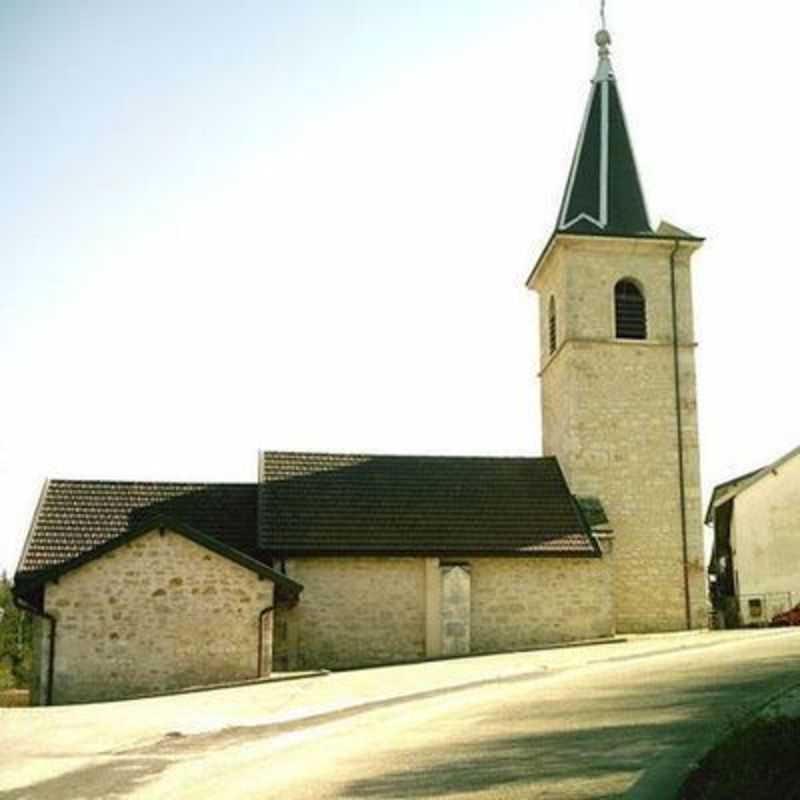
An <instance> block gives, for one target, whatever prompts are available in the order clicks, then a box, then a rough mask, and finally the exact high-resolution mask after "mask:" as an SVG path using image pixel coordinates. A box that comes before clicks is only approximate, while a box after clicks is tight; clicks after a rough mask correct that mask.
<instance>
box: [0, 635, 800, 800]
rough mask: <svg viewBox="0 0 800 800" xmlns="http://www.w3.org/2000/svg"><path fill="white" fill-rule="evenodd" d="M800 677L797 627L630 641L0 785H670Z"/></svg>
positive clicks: (449, 791) (311, 793) (431, 793)
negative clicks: (623, 650) (377, 703)
mask: <svg viewBox="0 0 800 800" xmlns="http://www.w3.org/2000/svg"><path fill="white" fill-rule="evenodd" d="M798 684H800V635H798V633H797V632H787V633H786V634H785V635H776V636H770V637H760V638H754V639H745V640H738V641H733V642H730V643H727V644H724V645H721V646H715V647H710V648H708V649H705V650H691V651H682V652H675V653H668V654H659V655H649V656H647V657H634V658H628V657H626V656H625V655H622V656H620V657H619V658H618V659H616V660H614V661H611V662H608V663H604V664H595V665H590V666H585V667H581V668H579V669H574V670H569V671H567V672H563V673H560V674H554V675H545V676H544V677H541V678H536V679H528V680H524V681H518V682H505V683H499V684H495V685H490V686H485V687H481V688H476V689H470V690H464V691H458V692H453V693H449V694H446V695H443V696H439V697H434V698H429V699H425V700H417V701H412V702H405V703H402V704H394V705H387V706H385V707H381V708H377V709H374V710H372V711H368V712H363V713H360V714H357V715H355V716H349V717H343V718H341V719H337V720H334V721H330V722H326V723H323V724H316V725H310V726H300V727H298V728H297V729H295V730H283V731H278V732H276V731H275V730H270V729H267V728H241V729H231V730H225V731H220V732H217V733H209V734H201V735H197V736H183V737H173V738H166V739H164V740H162V741H160V742H158V743H155V744H151V745H148V746H146V747H142V748H138V749H131V750H127V751H125V752H124V753H117V754H115V755H114V756H109V757H106V758H103V759H100V760H97V759H95V760H93V761H92V763H91V764H87V765H86V766H85V767H83V768H80V769H77V770H73V771H70V772H67V773H65V774H63V775H60V776H58V777H54V778H52V779H50V780H46V781H43V782H40V783H37V784H36V785H33V786H31V787H30V788H28V789H20V790H17V791H12V792H10V793H8V792H0V798H5V797H14V798H19V800H22V798H45V797H46V798H74V799H75V800H79V799H82V798H85V799H86V800H91V799H93V798H104V799H108V800H113V799H114V798H129V797H131V798H170V800H173V798H184V797H186V798H192V800H195V798H197V799H198V800H202V799H203V798H214V800H217V799H218V798H226V799H227V798H259V800H262V799H263V800H266V799H267V798H281V800H306V799H308V800H311V799H312V798H313V800H325V799H326V798H358V799H362V800H366V799H369V800H383V799H384V798H410V799H412V800H413V799H414V798H435V797H444V798H451V799H452V800H455V798H462V797H463V798H466V797H469V798H516V797H519V798H523V797H524V798H564V799H565V800H581V799H582V798H595V799H597V798H610V797H621V796H630V797H638V798H644V797H653V798H667V799H668V798H672V797H674V790H675V787H676V786H678V785H679V784H680V783H681V780H682V777H683V775H684V774H685V772H686V770H687V769H688V767H689V765H690V764H691V762H692V760H693V759H695V758H697V757H698V756H699V755H700V754H701V753H702V752H703V751H704V749H705V748H706V747H707V746H709V745H710V743H711V742H712V741H713V739H714V738H715V737H716V736H718V735H719V733H720V732H721V731H722V730H724V729H725V728H726V726H728V725H730V723H731V722H732V721H733V720H734V719H735V718H737V717H739V716H741V715H742V714H743V713H745V712H748V711H751V710H752V709H754V708H757V707H758V706H760V705H762V704H763V703H765V702H766V701H767V700H768V699H770V698H771V697H774V696H775V695H776V694H778V693H780V692H782V691H785V690H787V689H788V688H790V687H793V686H797V685H798Z"/></svg>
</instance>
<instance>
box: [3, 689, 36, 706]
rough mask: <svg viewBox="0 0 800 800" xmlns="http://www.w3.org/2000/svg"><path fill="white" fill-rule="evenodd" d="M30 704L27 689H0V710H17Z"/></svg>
mask: <svg viewBox="0 0 800 800" xmlns="http://www.w3.org/2000/svg"><path fill="white" fill-rule="evenodd" d="M30 704H31V699H30V692H29V691H28V690H27V689H0V708H19V707H21V706H29V705H30Z"/></svg>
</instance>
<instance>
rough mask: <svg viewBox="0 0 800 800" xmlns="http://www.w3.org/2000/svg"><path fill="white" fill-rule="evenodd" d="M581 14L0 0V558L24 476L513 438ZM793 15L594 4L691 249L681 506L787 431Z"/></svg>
mask: <svg viewBox="0 0 800 800" xmlns="http://www.w3.org/2000/svg"><path fill="white" fill-rule="evenodd" d="M598 5H599V3H596V2H590V0H558V2H554V1H552V2H547V1H545V0H527V1H526V2H525V1H523V0H508V1H507V2H497V1H495V2H489V1H488V0H485V1H484V2H479V1H478V0H461V2H437V3H425V4H423V3H420V4H398V3H389V2H378V1H373V2H369V3H367V2H363V3H354V2H351V3H346V2H332V1H331V2H305V1H304V0H295V1H294V2H292V3H277V2H268V1H265V0H262V2H241V3H224V4H223V3H212V2H198V1H197V0H194V2H190V1H189V0H174V2H163V1H162V2H136V3H133V2H130V3H127V2H126V3H123V2H109V1H108V0H107V1H106V2H72V0H58V1H57V2H56V1H55V0H53V2H36V0H30V1H29V2H6V3H4V4H2V6H0V59H2V78H0V80H1V81H2V84H0V85H1V86H2V89H0V92H2V101H1V102H2V108H3V111H4V113H3V120H4V122H3V125H0V154H1V155H0V157H1V158H2V165H3V181H2V185H1V186H0V364H1V365H2V375H3V385H4V389H5V391H4V392H3V393H2V396H0V412H2V417H0V418H2V420H3V430H2V434H1V435H0V568H6V569H9V570H11V569H13V567H14V565H15V563H16V559H17V557H18V555H19V551H20V548H21V545H22V541H23V539H24V535H25V532H26V529H27V525H28V522H29V519H30V516H31V513H32V510H33V505H34V504H35V500H36V496H37V494H38V491H39V488H40V486H41V482H42V480H43V479H44V477H45V476H48V475H49V476H52V477H91V478H104V477H105V478H141V479H160V480H211V481H213V480H254V479H255V477H256V476H255V464H256V453H257V450H258V448H259V447H263V448H276V449H280V448H287V449H306V448H308V449H315V450H342V451H369V452H375V451H383V452H405V453H407V452H420V453H425V452H427V453H436V452H442V453H444V452H446V453H464V454H474V453H488V454H510V453H527V454H537V453H539V452H540V432H539V408H538V391H539V388H538V382H537V379H536V369H535V360H536V355H535V354H536V352H537V342H536V335H537V334H536V331H537V327H536V308H535V302H534V298H533V297H532V296H531V295H530V294H529V293H527V292H526V291H525V289H524V288H523V282H524V279H525V278H526V276H527V274H528V272H529V270H530V267H531V264H532V261H533V259H534V257H535V256H536V255H537V253H538V248H540V247H541V245H542V244H543V243H544V241H546V238H547V236H548V235H549V233H550V231H551V230H552V226H553V222H554V220H555V215H556V212H557V206H558V202H559V199H560V195H561V191H562V189H563V185H564V181H565V179H566V172H567V167H568V164H569V160H570V157H571V154H572V149H573V146H574V141H575V137H576V135H577V131H578V126H579V123H580V118H581V113H582V110H583V105H584V102H585V99H586V94H587V91H588V86H589V79H590V78H591V75H592V73H593V70H594V64H595V49H594V46H593V43H592V36H593V32H594V30H595V29H596V27H597V8H598ZM798 22H800V12H798V10H797V9H796V8H795V4H793V3H790V2H788V0H787V1H786V2H784V1H783V0H768V1H767V2H765V3H762V4H761V5H759V6H758V7H755V6H753V5H752V4H750V3H745V2H739V1H738V0H726V2H724V3H723V2H722V0H708V2H705V3H697V2H690V1H689V0H674V2H671V3H669V4H661V3H642V2H641V0H610V2H609V23H610V27H611V29H612V34H613V35H614V39H615V41H614V45H613V47H612V58H613V61H614V64H615V67H616V69H617V73H618V76H619V80H620V85H621V91H622V96H623V100H624V102H625V107H626V111H627V114H628V118H629V124H630V127H631V130H632V135H633V141H634V146H635V149H636V153H637V156H638V160H639V164H640V168H641V171H642V176H643V183H644V190H645V195H646V197H647V200H648V206H649V210H650V213H651V217H652V220H651V221H652V223H653V224H657V222H658V220H659V219H661V218H664V217H666V218H667V219H669V220H670V221H672V222H674V223H675V224H678V225H681V226H684V227H686V228H688V229H689V230H692V231H696V232H697V233H699V234H702V235H706V236H708V237H709V242H708V245H707V246H706V248H705V249H704V251H703V252H702V253H701V254H700V256H699V257H698V259H697V271H696V279H695V305H696V316H697V329H698V337H699V339H700V342H701V347H700V350H699V351H698V364H699V390H700V404H701V405H700V410H701V447H702V457H703V478H704V484H705V488H706V490H707V489H708V487H709V486H710V485H711V484H713V483H714V482H717V481H719V480H722V479H724V478H726V477H729V476H730V475H731V474H733V473H735V472H738V471H744V470H746V469H751V468H754V467H756V466H758V465H760V464H761V463H763V462H765V461H767V460H770V459H771V458H774V457H777V456H778V455H780V454H781V453H782V452H783V451H786V450H789V449H790V448H792V447H794V446H796V445H797V444H800V421H798V417H797V414H796V408H795V406H796V397H797V388H798V386H797V377H796V373H795V369H794V367H793V364H794V361H795V360H796V359H795V355H794V349H795V342H796V341H797V312H796V302H795V297H796V295H797V290H798V280H797V277H796V275H797V272H798V268H799V266H798V263H797V262H798V258H797V256H796V255H795V249H794V234H793V231H794V228H795V225H796V221H795V208H796V199H795V196H794V195H795V191H794V186H796V185H797V183H798V180H800V174H798V173H799V168H798V163H797V159H796V142H797V141H798V139H800V127H799V126H798V121H797V119H796V118H795V112H794V107H793V106H794V102H793V98H794V94H795V93H796V87H795V86H794V76H795V73H796V66H795V64H794V61H793V56H792V53H793V52H794V47H795V43H794V39H795V35H796V31H797V30H798V29H800V25H798ZM756 279H757V280H758V281H764V282H766V283H767V284H768V285H769V287H770V288H769V290H768V291H767V292H765V293H762V292H760V291H756V286H755V284H754V281H755V280H756Z"/></svg>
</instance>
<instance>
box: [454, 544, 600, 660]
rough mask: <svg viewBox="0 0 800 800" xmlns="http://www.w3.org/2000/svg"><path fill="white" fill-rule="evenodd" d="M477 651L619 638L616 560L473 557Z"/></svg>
mask: <svg viewBox="0 0 800 800" xmlns="http://www.w3.org/2000/svg"><path fill="white" fill-rule="evenodd" d="M470 565H471V567H472V630H471V635H472V652H473V653H492V652H503V651H510V650H524V649H527V648H531V647H536V646H538V645H543V644H552V643H555V642H569V641H576V640H579V639H595V638H601V637H604V636H612V635H613V634H614V591H613V582H612V581H613V568H612V560H611V557H608V556H605V557H603V558H602V559H600V558H595V559H589V558H474V559H470Z"/></svg>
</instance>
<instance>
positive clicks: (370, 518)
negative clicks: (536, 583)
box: [259, 453, 599, 556]
mask: <svg viewBox="0 0 800 800" xmlns="http://www.w3.org/2000/svg"><path fill="white" fill-rule="evenodd" d="M261 471H262V475H261V480H262V484H261V487H260V494H259V541H260V543H261V546H262V547H264V548H265V549H266V550H268V551H269V552H270V553H273V554H275V555H282V554H286V555H289V554H297V555H301V554H312V553H315V554H325V553H329V554H337V553H338V554H344V553H350V554H358V553H364V554H371V553H386V554H391V553H396V554H425V553H429V554H432V555H433V554H442V555H444V554H456V553H458V554H462V555H478V554H481V553H483V554H487V555H488V554H508V555H578V556H595V555H599V550H598V548H597V545H596V542H595V541H594V539H593V537H592V535H591V533H590V532H589V529H588V527H587V525H586V523H585V521H584V520H583V518H582V516H581V514H580V512H579V511H578V508H577V504H576V503H575V502H574V500H573V498H572V496H571V494H570V492H569V488H568V487H567V484H566V481H565V480H564V476H563V475H562V473H561V469H560V467H559V465H558V462H557V461H556V459H554V458H453V457H432V456H356V455H325V454H311V453H264V454H263V456H262V468H261Z"/></svg>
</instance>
